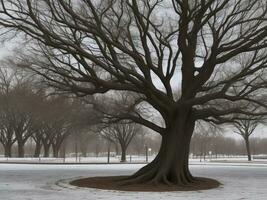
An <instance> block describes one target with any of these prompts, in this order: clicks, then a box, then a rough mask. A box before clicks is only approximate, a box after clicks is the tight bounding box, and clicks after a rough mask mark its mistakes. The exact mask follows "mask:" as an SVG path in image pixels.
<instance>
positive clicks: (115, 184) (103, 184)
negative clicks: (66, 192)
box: [69, 176, 221, 192]
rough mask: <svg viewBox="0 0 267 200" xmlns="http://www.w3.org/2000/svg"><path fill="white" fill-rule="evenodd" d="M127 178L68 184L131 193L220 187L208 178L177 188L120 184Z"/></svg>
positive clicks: (160, 185) (96, 179) (216, 182)
mask: <svg viewBox="0 0 267 200" xmlns="http://www.w3.org/2000/svg"><path fill="white" fill-rule="evenodd" d="M127 178H128V177H127V176H107V177H89V178H82V179H77V180H73V181H71V182H70V183H69V184H71V185H73V186H76V187H82V188H94V189H102V190H117V191H132V192H171V191H198V190H209V189H215V188H217V187H219V186H220V185H221V183H220V182H218V181H217V180H214V179H210V178H202V177H198V178H196V180H195V181H194V182H193V183H190V184H187V185H183V186H177V185H165V184H153V183H151V184H149V183H146V184H142V183H140V184H122V183H123V180H125V179H127Z"/></svg>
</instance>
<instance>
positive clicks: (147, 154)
mask: <svg viewBox="0 0 267 200" xmlns="http://www.w3.org/2000/svg"><path fill="white" fill-rule="evenodd" d="M145 148H146V162H148V147H147V145H146V147H145Z"/></svg>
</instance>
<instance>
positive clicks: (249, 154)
mask: <svg viewBox="0 0 267 200" xmlns="http://www.w3.org/2000/svg"><path fill="white" fill-rule="evenodd" d="M244 139H245V143H246V150H247V156H248V161H251V151H250V144H249V138H248V137H245V138H244Z"/></svg>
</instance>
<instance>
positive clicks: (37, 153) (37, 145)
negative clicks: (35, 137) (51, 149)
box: [33, 141, 42, 158]
mask: <svg viewBox="0 0 267 200" xmlns="http://www.w3.org/2000/svg"><path fill="white" fill-rule="evenodd" d="M41 148H42V144H41V141H36V143H35V150H34V155H33V157H35V158H38V157H39V156H40V154H41Z"/></svg>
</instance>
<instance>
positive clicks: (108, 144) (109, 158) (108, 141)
mask: <svg viewBox="0 0 267 200" xmlns="http://www.w3.org/2000/svg"><path fill="white" fill-rule="evenodd" d="M108 163H110V142H109V141H108Z"/></svg>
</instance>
